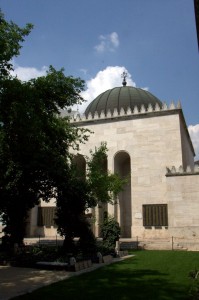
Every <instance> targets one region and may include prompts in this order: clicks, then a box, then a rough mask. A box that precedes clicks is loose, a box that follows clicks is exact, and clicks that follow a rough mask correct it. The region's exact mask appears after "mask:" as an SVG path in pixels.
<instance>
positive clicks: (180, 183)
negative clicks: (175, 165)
mask: <svg viewBox="0 0 199 300" xmlns="http://www.w3.org/2000/svg"><path fill="white" fill-rule="evenodd" d="M166 180H167V198H168V210H169V228H170V232H171V234H172V235H173V236H178V237H180V238H191V237H193V236H194V237H196V236H197V237H198V238H199V213H198V212H199V172H198V173H197V174H195V175H188V174H187V175H185V176H169V177H167V178H166Z"/></svg>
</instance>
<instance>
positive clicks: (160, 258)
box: [16, 251, 199, 300]
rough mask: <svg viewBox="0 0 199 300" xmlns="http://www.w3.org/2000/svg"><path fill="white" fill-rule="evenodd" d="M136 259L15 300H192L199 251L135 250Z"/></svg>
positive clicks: (130, 259)
mask: <svg viewBox="0 0 199 300" xmlns="http://www.w3.org/2000/svg"><path fill="white" fill-rule="evenodd" d="M132 254H135V256H134V257H132V258H129V259H126V260H124V261H122V262H119V263H115V264H111V265H108V266H105V267H103V268H101V269H98V270H96V271H93V272H90V273H86V274H82V275H80V276H76V277H73V278H70V279H67V280H64V281H61V282H59V283H55V284H52V285H50V286H47V287H44V288H41V289H39V290H37V291H35V292H33V293H31V294H28V295H24V296H20V297H17V298H16V299H21V300H25V299H28V300H31V299H34V300H35V299H42V300H50V299H56V300H59V299H66V300H69V299H72V300H78V299H81V300H82V299H86V300H89V299H92V300H93V299H95V300H96V299H100V300H106V299H109V300H111V299H114V300H116V299H118V300H127V299H144V300H159V299H161V300H167V299H170V300H175V299H179V300H183V299H189V297H188V291H189V288H190V286H191V284H192V282H191V279H189V277H188V274H189V272H190V271H191V270H194V269H195V268H198V269H199V252H179V251H136V252H133V253H132Z"/></svg>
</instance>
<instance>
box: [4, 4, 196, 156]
mask: <svg viewBox="0 0 199 300" xmlns="http://www.w3.org/2000/svg"><path fill="white" fill-rule="evenodd" d="M0 7H1V9H2V12H3V13H4V15H5V18H6V19H7V20H8V21H10V20H12V21H13V22H15V23H17V24H18V25H19V26H24V25H25V24H26V23H32V24H33V25H34V29H33V30H32V32H31V34H30V35H29V36H28V37H27V38H26V41H25V42H24V43H23V48H22V50H21V54H20V56H18V57H17V58H14V60H13V63H14V66H15V74H17V75H18V77H19V78H21V79H22V80H28V79H30V78H33V77H37V76H41V75H44V74H45V72H46V70H47V69H48V67H49V65H53V66H54V67H55V68H56V69H60V68H62V67H63V68H64V69H65V74H66V75H72V76H74V77H81V78H82V79H84V80H85V82H86V90H85V92H84V93H83V97H84V98H85V99H86V100H88V102H87V103H86V104H84V105H83V106H82V107H78V109H79V110H80V111H81V112H83V110H84V109H85V106H86V105H87V104H88V103H89V101H91V100H93V99H94V98H95V97H96V96H97V95H99V94H100V93H102V92H104V91H105V90H107V89H109V88H113V87H115V86H121V85H122V78H121V74H122V72H123V71H124V70H125V71H126V72H127V73H128V78H127V84H128V85H133V86H136V87H139V88H144V89H147V90H148V91H150V92H151V93H152V94H154V95H155V96H156V97H158V98H159V99H160V100H162V101H164V102H166V103H167V104H170V103H171V102H172V101H174V103H177V102H178V101H179V100H180V101H181V105H182V108H183V112H184V116H185V120H186V123H187V126H188V128H189V132H190V135H191V138H192V141H193V144H194V148H195V151H196V154H197V156H196V159H199V52H198V44H197V34H196V25H195V14H194V3H193V1H192V0H167V1H165V0H150V1H148V0H100V1H99V0H98V1H97V0H73V1H69V0H48V1H41V0H0Z"/></svg>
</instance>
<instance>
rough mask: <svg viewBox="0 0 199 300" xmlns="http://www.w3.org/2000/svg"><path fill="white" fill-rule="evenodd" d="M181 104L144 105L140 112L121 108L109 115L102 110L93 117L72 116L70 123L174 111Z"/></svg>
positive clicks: (83, 115) (90, 115) (135, 108)
mask: <svg viewBox="0 0 199 300" xmlns="http://www.w3.org/2000/svg"><path fill="white" fill-rule="evenodd" d="M181 108H182V107H181V103H180V101H178V103H177V105H175V104H174V102H171V104H170V105H169V106H168V105H167V104H166V103H163V105H162V107H160V106H159V104H158V103H156V105H155V107H154V108H153V106H152V105H151V104H149V105H148V107H147V108H145V106H144V105H142V106H141V108H140V110H139V109H138V107H137V106H135V107H134V109H133V111H132V110H131V108H130V107H128V109H127V110H126V111H125V110H124V109H123V108H122V109H121V110H120V111H118V110H117V109H114V111H113V113H111V111H110V110H108V112H107V113H106V114H105V113H104V111H103V110H102V111H101V112H100V114H98V113H97V112H95V114H94V116H93V115H92V114H91V113H89V114H88V116H85V114H82V115H81V114H74V115H73V116H71V123H73V122H84V121H89V120H102V119H109V118H118V117H124V116H131V115H139V114H146V113H151V112H160V111H169V110H174V109H181Z"/></svg>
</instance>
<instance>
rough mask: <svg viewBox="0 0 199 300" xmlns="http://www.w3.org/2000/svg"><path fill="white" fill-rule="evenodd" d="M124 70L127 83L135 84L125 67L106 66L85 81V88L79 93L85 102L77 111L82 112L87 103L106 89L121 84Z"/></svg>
mask: <svg viewBox="0 0 199 300" xmlns="http://www.w3.org/2000/svg"><path fill="white" fill-rule="evenodd" d="M124 71H125V72H127V73H128V77H127V79H126V81H127V85H130V86H136V84H135V82H134V81H133V80H132V78H131V74H130V73H129V72H128V70H127V69H126V68H125V67H119V66H114V67H113V66H108V67H106V69H104V70H102V71H99V72H98V73H97V74H96V76H95V77H94V78H91V79H90V80H88V81H87V82H86V84H87V90H85V91H84V92H82V94H81V95H82V97H83V98H84V99H85V100H87V102H85V103H83V104H82V105H81V106H79V111H80V112H81V113H83V112H84V111H85V109H86V107H87V106H88V104H89V103H90V102H91V101H92V100H94V99H95V98H96V97H97V96H98V95H100V94H101V93H103V92H105V91H106V90H108V89H112V88H114V87H117V86H122V80H123V79H122V77H121V74H122V73H123V72H124Z"/></svg>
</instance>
